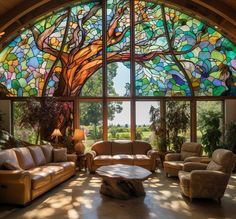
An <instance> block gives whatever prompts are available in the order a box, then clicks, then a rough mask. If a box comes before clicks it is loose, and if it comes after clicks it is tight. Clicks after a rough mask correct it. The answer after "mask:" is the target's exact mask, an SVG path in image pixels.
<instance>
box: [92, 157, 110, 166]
mask: <svg viewBox="0 0 236 219" xmlns="http://www.w3.org/2000/svg"><path fill="white" fill-rule="evenodd" d="M94 164H95V165H98V166H103V165H111V164H112V156H111V155H99V156H96V157H95V158H94Z"/></svg>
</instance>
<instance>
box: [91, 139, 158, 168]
mask: <svg viewBox="0 0 236 219" xmlns="http://www.w3.org/2000/svg"><path fill="white" fill-rule="evenodd" d="M157 157H158V153H157V151H154V150H152V147H151V145H150V144H149V143H147V142H144V141H122V140H119V141H99V142H96V143H95V144H93V145H92V148H91V151H90V152H89V153H87V154H86V160H87V167H88V170H89V171H90V172H91V173H93V172H95V170H96V169H97V168H98V167H100V166H105V165H112V164H127V165H137V166H141V167H143V168H146V169H148V170H150V171H155V169H156V166H157V161H156V160H157Z"/></svg>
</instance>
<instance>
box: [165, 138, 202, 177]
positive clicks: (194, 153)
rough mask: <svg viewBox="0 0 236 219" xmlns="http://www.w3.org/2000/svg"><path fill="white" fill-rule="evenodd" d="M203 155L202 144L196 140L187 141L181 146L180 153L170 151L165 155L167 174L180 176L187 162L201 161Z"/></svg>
mask: <svg viewBox="0 0 236 219" xmlns="http://www.w3.org/2000/svg"><path fill="white" fill-rule="evenodd" d="M201 155H202V145H201V144H198V143H195V142H186V143H184V144H183V145H182V147H181V152H180V153H169V154H166V156H165V161H164V163H163V166H164V171H165V173H166V176H168V174H169V175H172V176H178V172H179V170H182V168H183V165H184V163H185V162H191V161H192V162H197V161H199V162H200V156H201Z"/></svg>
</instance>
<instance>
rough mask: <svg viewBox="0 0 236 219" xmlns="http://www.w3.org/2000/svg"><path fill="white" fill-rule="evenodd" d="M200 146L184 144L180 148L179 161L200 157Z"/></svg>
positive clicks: (197, 144) (191, 143)
mask: <svg viewBox="0 0 236 219" xmlns="http://www.w3.org/2000/svg"><path fill="white" fill-rule="evenodd" d="M201 155H202V145H201V144H199V143H196V142H185V143H184V144H183V145H182V147H181V160H184V159H185V158H187V157H193V156H197V157H199V156H201Z"/></svg>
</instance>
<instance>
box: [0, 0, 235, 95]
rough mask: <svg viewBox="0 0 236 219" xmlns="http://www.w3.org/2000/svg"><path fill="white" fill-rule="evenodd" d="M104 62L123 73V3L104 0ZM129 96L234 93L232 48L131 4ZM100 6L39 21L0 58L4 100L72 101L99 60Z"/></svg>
mask: <svg viewBox="0 0 236 219" xmlns="http://www.w3.org/2000/svg"><path fill="white" fill-rule="evenodd" d="M107 5H108V10H107V11H106V13H107V17H106V26H107V29H106V42H105V44H106V61H107V63H113V62H122V63H123V64H124V65H125V66H126V67H127V68H130V60H131V51H130V42H131V34H130V33H131V29H132V27H130V23H131V22H130V18H131V16H130V13H131V11H132V10H130V1H126V0H109V1H107ZM134 9H135V10H134V12H135V26H134V27H133V28H134V31H135V54H134V60H135V66H136V70H135V81H136V82H135V83H136V84H135V88H136V95H137V96H194V95H195V96H219V95H224V96H228V95H236V45H235V44H233V43H232V42H230V41H229V40H228V39H227V38H225V37H224V36H223V35H221V34H220V33H219V32H218V31H217V30H216V29H214V28H212V27H210V26H208V25H207V24H206V23H204V22H203V21H200V19H196V18H193V17H191V16H188V15H186V14H185V13H182V12H180V11H178V10H175V9H171V8H168V7H165V6H164V5H162V4H157V3H152V2H148V1H134ZM102 13H103V7H102V4H101V1H91V2H87V3H81V4H78V5H77V6H73V7H71V8H69V9H66V10H62V11H61V12H58V13H56V14H54V15H51V16H49V17H46V18H43V19H41V20H39V21H37V22H36V23H35V25H33V26H32V27H31V28H29V29H27V30H25V31H23V32H22V34H21V35H19V36H18V37H16V38H15V39H14V40H13V41H12V42H11V43H10V44H9V45H8V46H7V47H6V48H5V49H4V50H3V51H1V53H0V85H1V86H0V90H1V92H3V93H5V95H7V96H77V95H79V94H80V91H81V89H82V87H83V85H84V83H85V82H86V81H87V80H88V79H89V77H90V76H91V75H93V74H94V73H95V72H96V71H97V70H99V69H101V67H102V65H103V60H104V57H103V56H104V55H105V53H104V51H103V48H104V46H103V44H104V41H103V39H104V37H103V34H102V33H103V30H102V28H103V23H102V22H103V16H102Z"/></svg>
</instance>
